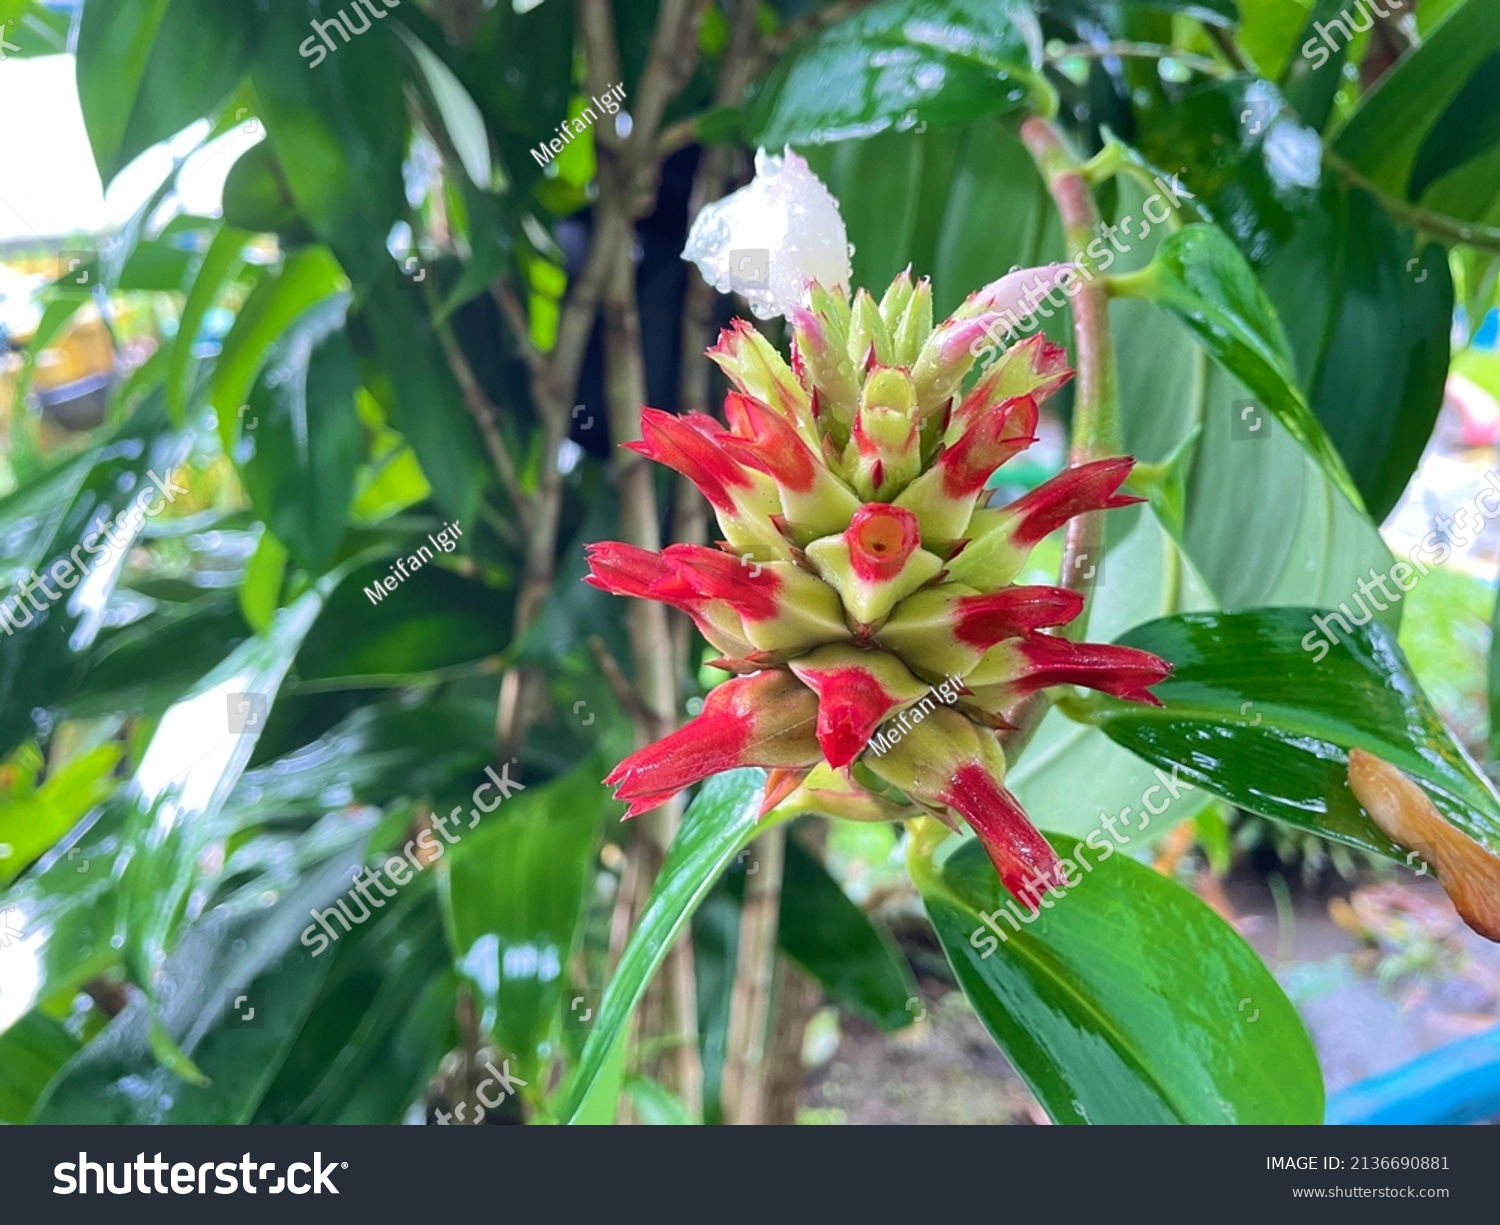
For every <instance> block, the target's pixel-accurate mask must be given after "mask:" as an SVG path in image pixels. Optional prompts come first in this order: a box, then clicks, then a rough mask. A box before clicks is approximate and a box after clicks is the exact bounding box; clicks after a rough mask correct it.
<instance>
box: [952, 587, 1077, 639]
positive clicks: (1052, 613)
mask: <svg viewBox="0 0 1500 1225" xmlns="http://www.w3.org/2000/svg"><path fill="white" fill-rule="evenodd" d="M1082 611H1083V596H1081V595H1079V594H1078V592H1076V591H1069V590H1068V589H1067V588H1066V587H1006V588H1004V589H1002V590H1000V591H995V592H991V593H988V594H986V595H971V596H962V597H960V598H959V599H958V600H957V601H956V603H955V608H954V612H955V618H954V623H953V636H954V637H955V638H957V639H958V640H959V641H960V642H963V643H967V644H968V645H969V646H972V647H977V648H978V649H979V650H981V651H988V650H989V649H990V648H991V647H992V646H994V645H995V644H996V643H997V642H1002V641H1004V640H1005V639H1007V638H1019V637H1021V635H1023V634H1028V633H1031V632H1032V631H1034V630H1039V629H1042V628H1043V627H1044V626H1049V625H1066V624H1067V623H1068V622H1069V621H1071V620H1073V618H1074V617H1076V616H1077V615H1078V614H1079V613H1080V612H1082Z"/></svg>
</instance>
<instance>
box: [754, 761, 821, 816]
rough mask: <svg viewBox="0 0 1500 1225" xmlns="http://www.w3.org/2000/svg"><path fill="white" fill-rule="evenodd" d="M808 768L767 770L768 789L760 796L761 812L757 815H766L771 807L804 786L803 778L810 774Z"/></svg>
mask: <svg viewBox="0 0 1500 1225" xmlns="http://www.w3.org/2000/svg"><path fill="white" fill-rule="evenodd" d="M809 773H810V772H809V771H807V770H767V771H766V790H765V793H764V794H763V795H762V796H761V798H760V812H759V813H757V814H756V815H757V817H764V816H765V815H766V814H767V813H768V812H770V811H771V809H773V808H775V807H776V805H778V804H779V803H781V801H782V800H784V799H786V797H787V796H789V795H791V794H792V792H794V791H795V790H797V788H798V787H800V786H802V780H803V779H804V778H806V777H807V776H808V774H809Z"/></svg>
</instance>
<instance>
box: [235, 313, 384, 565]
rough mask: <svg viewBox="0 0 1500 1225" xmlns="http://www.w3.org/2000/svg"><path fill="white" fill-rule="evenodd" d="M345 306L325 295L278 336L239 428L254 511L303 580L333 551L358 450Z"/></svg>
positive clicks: (355, 383) (355, 375) (355, 377)
mask: <svg viewBox="0 0 1500 1225" xmlns="http://www.w3.org/2000/svg"><path fill="white" fill-rule="evenodd" d="M347 305H348V303H347V300H346V299H344V298H343V297H342V296H335V297H333V298H329V299H327V300H325V301H323V302H321V303H319V304H318V305H317V306H314V307H313V308H312V309H310V310H309V311H307V312H306V313H305V314H303V315H302V316H300V317H299V318H298V319H297V321H296V322H295V323H293V324H292V326H291V327H290V328H288V329H287V331H286V332H285V333H283V335H282V336H281V338H280V339H279V340H278V341H277V342H276V343H275V345H273V346H272V348H271V351H270V353H269V354H268V355H267V357H266V361H265V365H264V366H263V367H262V368H261V373H260V377H259V378H258V379H257V380H256V384H255V387H254V389H253V390H252V391H251V393H250V401H249V409H248V411H247V413H246V418H247V420H246V421H245V422H244V427H245V436H246V438H249V439H253V440H254V448H255V449H254V454H253V455H252V456H251V458H250V459H249V460H247V461H246V462H244V463H243V464H242V465H241V470H242V472H243V473H244V478H245V488H246V491H247V492H248V493H249V494H250V501H251V504H252V505H253V506H254V507H255V511H256V513H257V514H258V515H259V516H260V517H261V518H262V519H263V520H264V521H265V523H266V526H267V527H268V528H269V529H270V530H271V531H272V532H273V533H274V534H275V536H276V539H277V540H279V541H280V542H281V543H282V544H283V545H284V546H285V547H286V550H287V552H288V553H289V554H290V555H291V558H292V560H293V561H295V562H296V563H297V564H298V565H299V566H301V567H302V568H303V569H304V570H306V571H308V572H309V573H310V574H321V573H323V571H325V570H326V569H327V568H328V566H329V565H330V563H332V561H333V559H334V556H335V554H336V553H337V551H338V547H339V542H340V541H341V540H342V539H343V537H344V521H345V519H346V517H347V515H348V511H349V504H350V502H352V501H353V499H354V478H355V476H356V474H357V473H358V471H359V461H360V458H361V455H362V453H363V450H364V431H363V428H362V427H361V425H360V421H359V414H358V413H357V412H356V411H355V407H354V395H355V392H356V390H357V389H358V387H359V371H358V369H357V368H356V366H355V364H354V354H353V353H352V352H351V350H350V348H349V341H348V338H347V337H346V336H345V334H344V330H343V326H344V311H345V309H346V307H347ZM251 423H253V424H254V428H253V430H252V429H251Z"/></svg>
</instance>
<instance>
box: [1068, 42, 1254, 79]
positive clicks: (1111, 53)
mask: <svg viewBox="0 0 1500 1225" xmlns="http://www.w3.org/2000/svg"><path fill="white" fill-rule="evenodd" d="M1110 57H1118V58H1120V59H1147V60H1176V61H1177V62H1178V63H1179V64H1181V65H1183V66H1184V67H1186V68H1194V69H1196V70H1197V71H1199V72H1201V73H1203V74H1205V75H1206V76H1212V77H1225V78H1227V77H1232V76H1234V70H1233V69H1232V68H1227V67H1225V65H1223V64H1220V63H1218V62H1217V61H1215V60H1211V59H1207V58H1205V57H1204V56H1201V55H1194V54H1192V52H1190V51H1179V50H1177V48H1175V47H1164V46H1162V45H1161V44H1159V43H1133V42H1118V43H1104V44H1102V45H1100V46H1094V45H1092V44H1089V43H1069V44H1068V45H1067V46H1066V47H1062V48H1060V49H1059V50H1058V52H1057V54H1056V55H1049V56H1048V57H1047V62H1048V63H1049V64H1055V63H1057V62H1058V61H1059V60H1065V59H1069V58H1078V59H1090V60H1102V59H1109V58H1110Z"/></svg>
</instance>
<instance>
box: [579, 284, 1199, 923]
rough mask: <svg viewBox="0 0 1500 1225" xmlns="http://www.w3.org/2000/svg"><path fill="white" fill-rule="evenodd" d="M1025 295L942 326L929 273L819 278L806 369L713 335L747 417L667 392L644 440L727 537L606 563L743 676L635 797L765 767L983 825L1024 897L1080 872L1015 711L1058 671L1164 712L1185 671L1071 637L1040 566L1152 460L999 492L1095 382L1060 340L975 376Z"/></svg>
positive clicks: (669, 751)
mask: <svg viewBox="0 0 1500 1225" xmlns="http://www.w3.org/2000/svg"><path fill="white" fill-rule="evenodd" d="M1002 297H1003V293H1000V292H997V291H996V287H995V286H990V287H987V288H986V289H985V290H981V291H980V292H979V293H977V294H974V295H972V296H971V297H970V298H969V300H968V301H967V302H966V303H965V304H964V305H963V306H962V307H961V308H960V309H959V311H958V312H957V313H956V314H955V315H954V316H953V318H951V319H949V320H947V321H946V322H944V323H941V324H938V325H937V326H934V325H933V320H932V293H931V288H930V286H929V285H928V283H927V281H926V280H925V279H923V280H920V281H914V280H913V279H912V278H911V277H910V276H909V275H908V274H906V273H903V274H902V275H901V276H899V277H898V278H897V279H896V281H895V282H894V284H892V285H891V287H890V288H889V289H888V290H887V291H886V293H885V295H884V296H883V297H882V298H881V300H880V301H879V302H878V303H877V302H876V301H875V299H874V298H873V297H872V296H871V295H870V294H869V293H867V292H865V291H863V290H860V291H859V292H858V293H856V294H855V295H854V298H853V301H850V300H848V298H847V297H846V296H845V294H844V293H843V291H842V290H838V289H835V290H831V291H829V290H824V289H822V288H821V287H819V286H817V285H813V286H812V287H811V289H810V292H809V295H808V299H807V303H808V304H807V305H806V306H805V307H797V308H795V309H793V310H792V311H791V315H790V319H791V325H792V354H791V361H790V362H788V361H785V360H783V358H782V356H781V354H780V353H779V352H777V350H776V348H775V347H774V346H773V345H771V344H770V343H769V342H768V341H767V340H766V339H765V338H764V337H763V336H762V335H761V334H760V333H759V332H757V331H755V330H754V329H753V328H751V327H750V326H749V325H748V324H745V323H743V322H740V321H737V322H736V323H735V325H734V326H733V327H731V328H730V329H728V330H727V331H725V332H724V334H723V336H722V337H721V338H720V340H719V343H718V344H717V345H716V346H715V347H714V348H713V349H711V350H710V351H709V357H711V358H712V359H713V360H714V361H715V362H716V363H717V364H718V365H719V366H720V367H721V368H722V369H723V371H724V372H725V374H726V375H728V377H729V379H730V380H731V382H733V384H734V386H735V388H736V390H735V391H734V392H731V394H730V396H729V398H728V401H727V403H726V405H725V420H726V422H727V423H728V424H727V425H721V424H719V423H718V422H717V421H715V420H713V419H712V418H709V417H705V416H702V415H701V414H695V415H693V416H691V417H675V416H672V415H671V414H667V413H662V412H658V411H656V410H655V409H649V408H648V409H645V410H644V413H643V418H642V435H643V439H642V441H641V442H638V443H630V444H627V445H629V446H630V447H631V448H632V449H633V450H635V451H638V452H640V453H641V454H643V455H646V456H648V457H649V458H651V459H654V460H657V461H658V462H660V463H663V464H666V465H667V466H668V467H671V468H673V469H675V470H676V471H677V472H680V473H682V475H684V476H686V477H687V478H688V479H689V480H690V481H692V482H693V483H694V484H695V485H696V486H697V487H698V489H699V490H701V491H702V493H703V496H704V497H705V498H707V499H708V501H709V503H710V504H711V505H712V506H713V509H714V513H715V515H716V517H717V519H718V522H719V527H720V531H721V533H722V536H723V539H722V540H721V542H720V545H721V547H720V548H717V549H715V548H705V547H702V546H698V545H673V546H672V547H670V548H668V549H666V550H664V551H663V552H662V553H660V554H656V553H650V552H645V551H643V550H640V549H635V548H631V547H630V546H627V545H623V544H597V545H594V546H591V548H590V550H589V565H590V568H591V570H592V574H591V576H590V578H589V580H588V581H589V582H591V583H593V584H594V586H596V587H600V588H602V589H604V590H605V591H611V592H615V593H617V594H620V595H631V596H639V597H643V598H646V599H654V600H660V601H662V602H663V603H666V604H670V605H672V606H673V607H674V608H679V609H682V610H683V611H684V612H686V613H687V614H688V615H689V616H690V617H692V619H693V621H694V623H695V624H696V625H697V626H698V629H699V630H700V632H701V633H702V634H703V636H704V638H706V639H707V640H708V641H709V643H710V644H712V646H713V647H714V649H715V650H717V651H719V652H721V653H722V658H720V659H719V660H717V661H716V662H717V663H718V665H719V666H720V667H722V668H724V669H725V670H726V671H728V672H731V673H734V674H735V675H734V676H733V677H732V679H730V680H727V681H725V682H724V683H723V684H722V685H719V686H718V687H717V688H715V689H714V690H713V691H712V692H711V693H710V694H709V697H708V700H707V701H706V703H705V704H704V709H703V713H702V714H700V715H699V716H698V717H697V718H695V719H693V720H692V721H691V722H689V723H688V724H686V725H685V726H684V727H682V728H680V729H678V730H677V731H675V732H673V733H672V734H671V735H669V736H667V737H665V738H664V739H662V740H660V741H658V742H657V743H655V744H653V745H650V746H648V747H646V748H644V749H641V750H640V751H639V752H637V753H633V754H632V755H631V756H629V757H627V758H626V759H625V760H624V761H622V762H621V763H620V764H619V766H618V767H616V769H615V770H614V771H613V773H611V774H610V776H609V778H608V779H607V780H606V781H607V782H609V783H610V784H612V785H613V786H614V787H615V788H616V795H617V796H618V798H620V799H621V800H624V801H625V802H626V803H627V804H628V805H629V806H630V809H629V814H628V815H631V816H634V815H636V814H637V813H641V812H645V811H647V810H648V809H650V808H653V807H655V806H656V805H658V804H661V803H663V802H665V801H666V800H667V799H669V798H670V797H671V796H672V795H674V794H676V793H677V792H678V791H680V790H682V789H683V788H684V787H688V786H690V785H692V784H693V783H696V782H698V781H700V780H701V779H703V778H706V777H707V776H708V775H710V774H715V773H718V772H719V771H723V770H730V769H734V768H736V767H738V766H761V767H764V768H765V769H767V770H769V771H770V772H771V779H770V782H769V784H768V786H767V800H768V806H769V805H770V804H773V803H776V802H779V801H782V800H785V799H787V798H788V797H789V796H791V795H792V793H793V792H794V791H796V790H798V789H799V788H801V789H802V791H803V795H802V796H801V798H800V800H799V801H798V802H802V803H805V804H810V805H811V806H813V807H817V808H819V809H820V810H821V811H828V812H831V813H833V814H834V815H846V816H851V817H854V818H855V819H871V818H875V819H890V818H899V817H902V816H909V815H911V814H912V812H913V808H912V806H913V805H915V806H916V807H917V809H920V810H922V811H926V812H930V813H932V814H934V815H935V816H938V817H939V818H941V819H942V820H944V821H946V822H947V823H949V824H950V825H952V824H954V823H955V822H956V821H957V820H962V821H964V822H967V823H968V824H969V825H970V826H971V827H972V828H973V829H974V831H975V833H976V834H978V836H979V838H980V839H981V840H982V842H983V843H984V846H985V848H986V850H987V851H988V852H989V856H990V859H991V861H992V862H993V863H994V865H995V868H996V870H997V872H998V873H999V875H1000V879H1001V881H1002V882H1003V883H1004V885H1005V887H1006V888H1007V889H1008V890H1010V892H1011V893H1013V894H1015V895H1016V896H1017V897H1019V898H1021V899H1022V900H1023V901H1031V900H1033V899H1034V898H1035V896H1036V894H1037V892H1038V890H1040V889H1043V888H1045V887H1046V886H1047V885H1049V884H1052V883H1055V882H1057V880H1058V877H1057V875H1056V874H1057V871H1058V860H1057V856H1056V855H1055V854H1054V853H1053V851H1052V848H1051V847H1050V846H1049V845H1048V843H1047V840H1046V839H1045V838H1043V837H1042V836H1041V835H1040V834H1039V833H1038V832H1037V830H1036V828H1035V827H1034V826H1033V825H1032V824H1031V822H1030V820H1029V819H1028V818H1027V816H1026V813H1025V812H1024V811H1023V810H1022V808H1021V805H1020V803H1019V802H1018V801H1017V800H1016V797H1015V796H1014V795H1012V794H1011V793H1010V792H1009V791H1007V790H1006V788H1005V786H1004V781H1003V780H1004V773H1005V757H1004V754H1003V753H1002V752H1001V747H1000V743H999V741H998V740H997V729H999V730H1001V731H1003V730H1004V729H1006V728H1008V727H1010V726H1012V724H1011V720H1010V716H1011V715H1012V714H1013V713H1014V710H1015V707H1016V706H1017V705H1018V704H1019V703H1021V702H1022V701H1024V700H1025V699H1027V698H1028V697H1029V696H1030V695H1032V694H1034V693H1036V692H1037V691H1038V690H1042V689H1046V688H1048V687H1051V686H1056V685H1082V686H1085V687H1088V688H1092V689H1097V690H1100V691H1102V692H1105V693H1109V694H1112V695H1114V696H1116V697H1119V698H1123V699H1126V700H1128V701H1134V702H1146V703H1152V704H1155V703H1156V699H1155V698H1154V697H1153V696H1152V694H1151V691H1150V687H1151V686H1152V685H1154V684H1155V683H1157V682H1158V681H1160V680H1162V679H1163V678H1164V677H1165V676H1166V675H1167V673H1168V671H1169V665H1167V664H1166V663H1164V662H1163V661H1162V660H1160V659H1157V658H1156V657H1155V656H1153V655H1149V654H1147V653H1145V652H1143V651H1136V650H1132V649H1130V648H1127V647H1119V646H1109V645H1101V644H1093V643H1074V642H1070V641H1069V640H1067V639H1066V638H1062V637H1058V636H1055V635H1053V634H1051V633H1049V632H1048V631H1049V630H1050V629H1053V628H1055V627H1058V626H1062V625H1065V624H1067V623H1068V622H1070V621H1072V620H1073V618H1075V617H1076V616H1078V614H1079V613H1080V612H1081V611H1082V609H1083V599H1082V597H1081V596H1079V595H1078V594H1077V593H1076V592H1073V591H1069V590H1067V589H1065V588H1061V587H1049V586H1019V585H1016V584H1015V582H1014V580H1015V578H1016V576H1017V575H1018V574H1019V573H1020V572H1021V570H1022V569H1023V567H1024V566H1025V564H1026V559H1027V557H1028V555H1029V554H1030V552H1031V550H1032V548H1033V547H1034V546H1035V545H1036V544H1037V542H1038V541H1040V540H1041V539H1042V538H1043V537H1044V536H1046V535H1047V534H1048V533H1050V532H1052V531H1055V530H1056V529H1057V528H1059V527H1061V526H1062V525H1063V524H1065V523H1066V522H1067V521H1068V520H1070V519H1072V518H1073V517H1074V516H1077V515H1082V514H1087V513H1090V512H1093V511H1100V510H1107V509H1110V508H1112V507H1116V506H1124V505H1127V504H1129V503H1131V502H1134V501H1137V500H1138V499H1135V498H1131V497H1127V496H1124V495H1122V494H1120V493H1119V492H1118V491H1119V488H1120V486H1121V484H1122V483H1123V482H1124V480H1125V478H1126V477H1127V476H1128V475H1129V474H1130V469H1131V466H1132V464H1133V462H1134V461H1132V460H1130V459H1128V458H1119V459H1105V460H1100V461H1097V462H1095V463H1090V464H1084V465H1081V466H1079V467H1075V468H1071V469H1068V470H1066V471H1064V472H1062V473H1061V474H1060V475H1058V476H1056V477H1054V478H1053V479H1052V480H1050V481H1047V482H1046V483H1044V484H1043V485H1041V486H1039V487H1038V488H1036V489H1034V490H1032V491H1031V492H1030V493H1028V494H1026V495H1025V496H1024V497H1022V498H1020V499H1019V500H1017V501H1015V502H1012V503H1011V504H1009V505H1008V506H1000V507H990V506H987V505H986V484H987V482H988V480H989V477H990V475H991V474H992V473H993V472H994V471H995V469H997V468H998V467H1000V466H1001V465H1002V464H1004V463H1005V462H1006V461H1007V460H1009V459H1011V458H1012V457H1014V456H1015V455H1017V454H1019V453H1020V452H1021V451H1023V450H1024V449H1025V448H1026V447H1028V446H1030V445H1031V443H1032V442H1034V441H1035V432H1036V426H1037V411H1038V405H1039V404H1040V402H1041V401H1043V400H1045V399H1046V397H1047V396H1049V395H1051V394H1052V393H1053V392H1054V391H1056V390H1057V389H1058V388H1059V387H1060V386H1062V384H1063V383H1065V382H1066V381H1067V380H1068V378H1069V377H1071V371H1070V370H1068V369H1067V365H1066V359H1065V355H1064V353H1063V351H1062V350H1061V349H1059V348H1057V347H1056V346H1055V345H1052V344H1049V343H1048V342H1047V340H1046V339H1045V338H1043V337H1041V336H1036V337H1032V338H1031V339H1029V340H1026V341H1024V342H1023V343H1021V344H1018V345H1016V346H1014V347H1013V348H1011V349H1010V350H1009V351H1007V352H1006V353H1005V354H1003V355H1002V356H1001V357H1000V358H999V360H998V361H996V362H995V363H994V364H993V365H992V366H991V367H990V368H989V369H987V370H986V371H984V372H983V373H982V374H981V376H980V377H979V378H978V379H977V381H975V382H974V383H973V386H972V387H970V388H969V389H968V390H967V391H965V390H964V386H963V385H964V383H965V382H966V381H967V379H968V376H969V374H970V372H971V368H972V366H973V364H974V356H973V352H974V350H975V348H976V347H977V341H978V339H979V338H980V337H982V336H984V335H985V334H986V328H987V326H988V327H991V328H992V327H993V326H995V325H996V324H997V323H998V311H999V309H1000V306H1001V305H1002V304H1001V302H1000V301H999V299H1000V298H1002ZM862 779H863V780H864V781H866V782H868V783H869V784H870V788H869V789H867V788H865V787H864V786H862V783H861V780H862ZM877 789H878V790H877ZM893 789H894V790H893ZM901 801H905V803H903V802H901Z"/></svg>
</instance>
